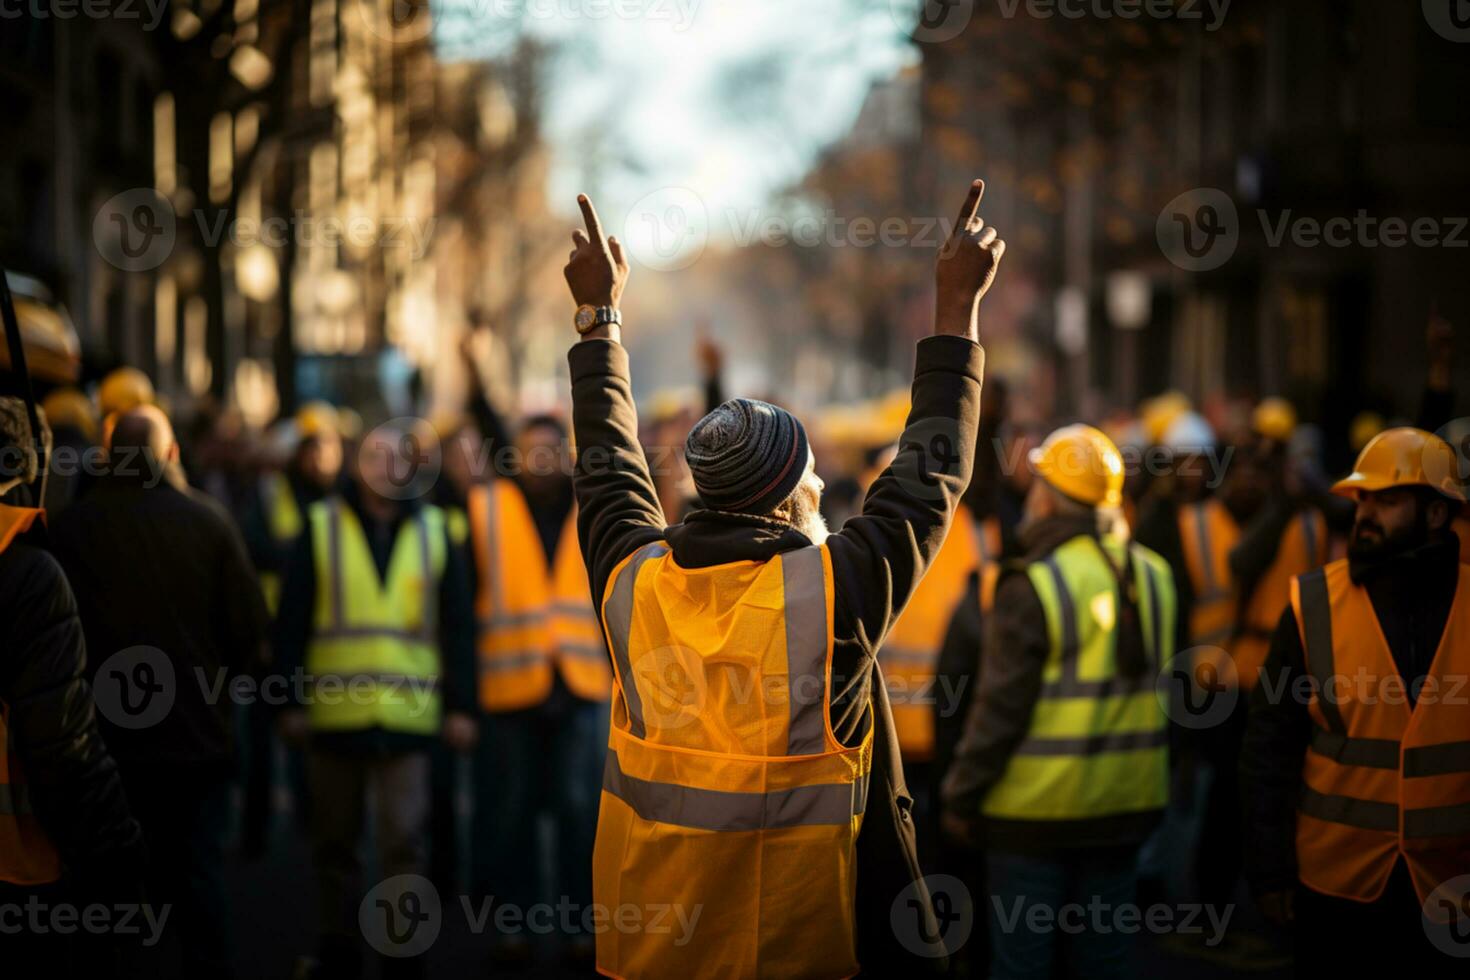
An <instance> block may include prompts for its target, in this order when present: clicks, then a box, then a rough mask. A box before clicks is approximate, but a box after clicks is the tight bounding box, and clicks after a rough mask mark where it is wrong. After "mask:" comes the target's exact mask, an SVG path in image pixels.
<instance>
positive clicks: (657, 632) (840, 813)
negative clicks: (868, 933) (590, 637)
mask: <svg viewBox="0 0 1470 980" xmlns="http://www.w3.org/2000/svg"><path fill="white" fill-rule="evenodd" d="M832 601H833V587H832V560H831V557H830V555H829V554H828V552H827V549H826V548H825V547H816V546H812V547H806V548H800V549H797V550H795V551H788V552H786V553H784V554H782V555H779V556H777V557H776V558H773V559H771V560H769V561H764V562H760V561H740V562H732V563H730V564H727V565H717V566H714V567H711V568H687V569H686V568H681V567H680V566H679V565H678V564H676V563H675V562H674V560H673V556H672V555H671V554H670V552H669V548H668V546H667V545H666V544H664V543H663V542H656V543H654V544H651V545H648V546H646V547H644V548H642V549H640V550H639V551H636V552H634V553H633V554H632V555H630V556H629V557H628V558H626V559H625V560H624V561H623V562H622V563H621V564H620V565H619V566H618V568H617V569H616V570H615V571H614V572H613V575H612V578H611V580H610V581H609V582H608V586H607V594H606V596H605V598H604V601H603V606H602V614H603V622H604V624H605V626H606V629H607V637H608V645H609V648H610V649H611V650H612V653H613V665H614V669H615V671H616V684H615V685H614V690H613V707H612V728H611V731H610V733H609V738H608V754H607V766H606V770H605V772H604V775H603V784H602V802H601V806H600V809H599V812H598V818H597V844H596V848H595V851H594V855H593V862H592V866H593V894H594V898H595V900H596V903H597V905H598V906H599V907H602V908H606V909H609V910H616V909H619V908H626V907H629V906H632V907H636V908H640V909H650V908H658V907H663V908H667V907H670V906H673V907H678V908H682V909H684V910H686V911H687V912H688V913H690V914H691V915H692V914H693V912H694V911H695V910H698V911H699V918H698V922H697V924H696V926H695V927H694V930H693V934H692V935H681V930H680V929H678V928H677V927H676V928H674V929H670V930H659V931H654V930H651V929H620V928H616V927H611V928H608V929H606V930H604V931H603V932H601V933H599V934H598V936H597V969H598V971H599V972H600V973H603V974H606V975H607V976H611V977H627V978H633V977H637V978H660V977H668V978H672V980H686V978H688V977H696V976H709V975H712V974H715V975H720V976H732V977H846V976H851V975H852V974H854V973H856V972H857V970H858V963H857V955H856V935H855V929H856V924H855V907H854V906H855V894H856V892H855V889H856V874H857V868H856V857H855V855H856V845H857V835H858V830H859V828H860V827H861V825H862V816H863V810H864V807H865V804H866V794H867V784H868V775H869V772H870V770H871V767H872V743H873V724H872V715H871V711H870V713H869V716H868V718H867V721H866V725H867V731H866V732H865V734H864V735H863V739H862V741H861V743H860V744H858V745H856V746H853V747H851V748H849V747H846V746H843V745H842V744H841V743H839V742H838V741H837V738H836V736H835V735H834V734H833V732H832V725H831V719H830V707H831V669H832Z"/></svg>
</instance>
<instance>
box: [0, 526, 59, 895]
mask: <svg viewBox="0 0 1470 980" xmlns="http://www.w3.org/2000/svg"><path fill="white" fill-rule="evenodd" d="M37 521H41V522H44V521H45V511H43V510H41V509H40V508H36V507H12V506H10V505H8V504H0V553H4V552H5V551H6V550H7V549H8V548H10V546H11V545H12V544H13V543H14V542H15V540H16V539H17V538H19V537H20V536H21V535H22V534H24V533H26V532H27V531H29V530H30V529H31V528H32V527H34V526H35V524H36V522H37ZM6 652H7V653H9V652H10V651H8V650H7V651H6ZM9 718H10V708H9V706H8V705H6V704H5V703H4V702H3V701H0V882H8V883H10V884H13V885H44V884H49V883H50V882H53V881H57V880H59V879H60V878H61V855H60V854H58V853H57V851H56V846H55V845H54V844H52V842H51V839H50V838H49V837H48V836H47V835H46V831H45V830H44V829H43V828H42V827H41V824H40V821H38V820H37V819H36V816H35V814H34V812H33V811H32V809H31V798H30V793H29V792H27V790H26V783H25V773H24V772H23V771H22V770H21V765H20V753H19V751H18V750H17V747H16V745H15V743H14V742H13V741H12V739H11V737H10V728H9V726H8V721H9Z"/></svg>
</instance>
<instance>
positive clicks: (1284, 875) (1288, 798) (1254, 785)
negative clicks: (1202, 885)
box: [1240, 606, 1312, 895]
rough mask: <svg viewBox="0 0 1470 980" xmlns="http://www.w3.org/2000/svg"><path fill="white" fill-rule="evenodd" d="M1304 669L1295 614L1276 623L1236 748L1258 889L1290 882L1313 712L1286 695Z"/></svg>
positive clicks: (1249, 860) (1248, 857) (1248, 853)
mask: <svg viewBox="0 0 1470 980" xmlns="http://www.w3.org/2000/svg"><path fill="white" fill-rule="evenodd" d="M1305 672H1306V657H1305V655H1304V654H1303V652H1302V639H1301V633H1300V632H1298V630H1297V621H1296V613H1295V612H1293V611H1292V609H1291V607H1290V606H1288V607H1287V608H1286V611H1285V612H1284V613H1282V614H1281V619H1280V620H1279V621H1278V622H1277V624H1276V632H1275V634H1274V635H1273V636H1272V638H1271V649H1270V652H1269V653H1267V655H1266V667H1265V672H1264V673H1263V674H1262V677H1261V683H1259V684H1257V685H1256V688H1255V690H1254V691H1253V692H1252V694H1251V703H1250V716H1249V720H1248V721H1247V723H1246V730H1245V740H1244V743H1243V745H1242V747H1241V753H1240V784H1241V787H1242V788H1243V790H1244V794H1245V807H1246V814H1245V817H1246V820H1245V876H1246V880H1247V881H1248V882H1249V883H1250V886H1251V891H1252V892H1253V893H1254V894H1256V895H1264V894H1267V893H1270V892H1276V891H1285V890H1289V889H1292V888H1295V887H1296V881H1297V874H1296V805H1297V797H1298V795H1299V793H1300V789H1301V781H1302V762H1303V760H1304V758H1305V757H1306V754H1307V743H1308V742H1310V741H1311V737H1312V716H1311V715H1310V714H1309V713H1308V712H1307V706H1306V704H1305V702H1303V701H1301V700H1300V699H1298V698H1296V697H1294V696H1292V692H1293V691H1295V690H1298V687H1297V685H1298V682H1299V679H1300V678H1301V677H1302V676H1303V675H1304V674H1305Z"/></svg>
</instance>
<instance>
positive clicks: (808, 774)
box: [566, 181, 1004, 978]
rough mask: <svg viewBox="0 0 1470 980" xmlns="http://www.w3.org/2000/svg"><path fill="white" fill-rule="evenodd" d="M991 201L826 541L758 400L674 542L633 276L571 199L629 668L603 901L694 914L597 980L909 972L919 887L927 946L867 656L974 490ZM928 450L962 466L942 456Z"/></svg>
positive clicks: (605, 506) (784, 442) (576, 383)
mask: <svg viewBox="0 0 1470 980" xmlns="http://www.w3.org/2000/svg"><path fill="white" fill-rule="evenodd" d="M982 191H983V185H982V184H981V183H980V182H979V181H976V182H975V183H974V185H973V186H972V187H971V189H970V194H969V197H968V199H967V201H966V203H965V208H964V211H963V212H962V214H961V216H960V222H959V225H958V227H957V228H956V229H955V233H954V235H953V236H952V238H951V239H950V240H949V241H948V242H947V243H946V245H945V247H944V249H943V251H942V252H941V253H940V259H939V263H938V270H937V275H936V280H937V287H938V289H937V309H936V315H935V336H934V337H931V338H929V339H926V340H924V341H921V342H920V344H919V346H918V351H917V364H916V367H915V375H914V384H913V398H912V405H913V407H912V410H911V412H910V414H909V419H908V428H907V431H906V433H905V435H904V437H903V438H902V440H901V441H900V445H899V450H898V455H897V457H896V458H895V460H894V462H893V464H892V465H891V466H890V467H889V468H888V470H887V471H886V472H885V473H884V474H883V475H882V476H880V477H879V478H878V479H877V481H876V482H875V483H874V485H873V488H872V490H871V492H870V493H869V494H868V496H867V500H866V503H865V505H864V508H863V511H862V513H861V514H860V515H858V516H856V517H854V518H852V519H851V520H849V521H848V522H847V523H846V525H845V526H844V527H843V529H842V530H841V531H839V532H836V533H834V534H830V535H829V534H828V533H827V531H826V527H825V524H824V523H823V521H822V519H821V516H820V511H819V503H820V498H821V492H822V482H821V480H820V479H818V478H817V477H816V475H815V472H814V458H813V456H812V454H811V451H810V448H809V445H808V442H807V438H806V433H805V430H804V428H803V427H802V425H801V423H800V422H799V421H797V419H796V418H795V417H794V416H792V415H791V414H789V413H787V412H786V411H784V410H782V409H780V408H777V407H775V406H773V405H769V404H766V403H765V402H758V401H752V400H748V399H736V400H734V401H729V402H726V403H724V404H723V405H721V406H720V407H719V408H717V409H716V410H715V411H713V412H711V413H710V414H709V415H707V416H705V418H704V419H702V420H701V421H700V422H699V423H698V424H697V425H696V426H695V427H694V429H693V430H692V431H691V432H690V434H689V437H688V440H687V443H686V447H685V448H686V456H687V458H688V461H689V466H690V470H691V472H692V474H693V478H694V483H695V487H696V490H697V491H698V493H699V496H700V499H701V502H702V504H703V507H702V509H699V510H696V511H694V512H692V513H691V514H689V516H688V518H687V519H686V520H685V521H684V522H683V523H681V524H677V525H673V526H668V525H667V522H666V521H665V518H664V513H663V510H662V507H661V506H660V504H659V500H658V494H657V489H656V486H655V483H654V480H653V478H652V476H651V474H650V473H649V470H648V466H647V463H646V461H645V457H644V454H643V451H642V449H641V447H640V446H639V445H638V442H637V438H636V435H635V433H636V432H637V415H636V410H635V408H634V404H633V397H632V388H631V382H630V379H629V374H628V360H627V353H626V352H625V351H624V349H623V347H622V346H621V343H620V337H621V313H620V311H619V301H620V298H621V296H622V292H623V287H624V285H625V283H626V280H627V275H628V266H627V263H626V262H625V261H624V258H623V250H622V246H621V244H620V243H619V242H618V241H617V239H615V238H613V239H608V238H605V237H604V236H603V233H602V229H601V226H600V224H599V221H598V218H597V215H596V212H595V211H594V210H593V208H592V205H591V202H590V201H588V200H587V199H586V198H585V197H582V198H580V199H579V203H580V205H581V207H582V211H583V215H584V218H585V220H586V224H587V232H586V234H584V233H583V232H581V231H580V230H579V231H577V232H575V233H574V234H573V242H574V245H575V249H574V251H573V252H572V255H571V260H570V262H569V264H568V265H567V268H566V278H567V282H568V285H569V286H570V287H571V292H572V297H573V299H574V300H575V301H576V302H577V304H578V311H577V318H576V325H577V328H578V331H579V332H580V333H581V334H582V340H581V342H580V343H578V344H576V345H575V346H574V347H573V349H572V351H571V354H570V356H569V361H570V365H571V375H572V401H573V418H574V424H575V435H576V442H577V445H578V449H579V456H578V461H577V468H576V491H577V503H578V508H579V519H578V530H579V532H580V536H581V541H582V548H583V552H584V555H585V558H586V562H587V566H588V570H589V577H590V579H591V585H592V591H593V595H594V596H596V597H597V599H598V604H599V607H600V609H601V614H602V621H603V625H604V628H605V630H606V634H607V640H608V645H609V648H610V650H611V651H612V654H613V665H614V670H615V681H614V690H613V722H612V728H611V732H610V736H609V745H608V754H607V764H606V767H605V770H604V777H603V786H602V797H601V807H600V812H599V814H598V823H597V841H596V846H595V855H594V860H593V889H594V894H595V898H596V902H597V903H598V904H599V905H600V906H604V907H607V908H618V907H620V906H626V905H628V904H632V905H634V906H638V907H642V908H648V907H650V906H654V905H661V906H664V907H669V906H671V905H672V906H674V907H677V908H679V909H681V910H682V911H683V913H684V914H685V916H686V921H687V920H688V919H690V918H692V916H693V915H695V914H698V916H699V918H698V921H697V923H695V924H694V925H693V930H694V935H693V937H692V941H690V939H689V937H688V936H686V937H685V941H684V942H682V943H678V942H676V940H678V939H679V936H678V935H677V934H674V935H669V934H656V933H654V932H652V931H638V932H627V931H619V930H616V929H608V930H605V931H603V932H601V933H599V935H598V937H597V968H598V970H599V971H600V972H602V973H604V974H606V975H609V976H616V977H627V978H635V977H637V978H643V977H677V978H684V977H689V976H698V975H701V974H706V973H708V972H710V970H712V969H715V968H718V969H719V971H720V972H722V973H728V974H730V975H736V976H773V977H774V976H803V977H822V976H828V977H842V976H850V975H852V974H854V973H856V972H857V970H858V968H859V960H860V959H861V960H862V962H863V966H864V967H865V968H866V969H868V970H880V971H881V970H883V969H884V967H885V966H886V965H889V963H890V961H891V960H894V959H896V957H897V956H898V954H897V953H896V952H895V950H894V949H892V948H889V947H885V946H884V944H885V943H892V942H893V930H892V928H891V926H890V924H889V923H890V920H889V909H890V906H891V904H892V902H893V898H894V896H895V895H897V894H899V892H900V891H902V890H903V889H904V888H905V887H909V888H913V889H914V893H917V894H918V895H919V896H921V900H920V902H919V904H920V905H921V906H922V909H923V912H925V913H927V916H926V919H927V921H926V924H927V926H928V927H929V934H934V933H935V932H937V926H936V923H935V920H934V917H933V912H932V909H930V908H929V903H928V902H927V892H926V891H925V890H924V888H923V885H922V883H917V884H916V882H915V880H914V879H915V869H916V867H917V862H916V860H915V856H914V839H913V824H912V821H911V818H910V817H909V815H908V809H909V806H910V800H909V798H908V794H907V791H906V789H905V787H904V782H903V769H902V765H901V763H900V762H899V759H898V758H897V740H896V738H895V736H894V733H893V722H892V717H891V712H890V710H889V706H888V701H887V696H886V691H885V688H884V686H883V681H882V677H881V675H880V674H879V673H878V672H877V670H876V667H875V657H876V653H877V648H878V646H879V645H880V644H881V642H882V640H883V637H884V635H885V634H886V633H887V632H888V630H889V628H890V627H891V626H892V624H893V622H894V620H895V619H896V618H897V616H898V614H899V613H900V612H901V611H902V609H903V607H904V604H905V603H906V602H907V601H908V598H909V596H910V595H911V594H912V593H913V590H914V587H915V586H916V585H917V584H918V582H919V581H920V579H921V578H922V577H923V574H924V571H925V569H926V568H927V566H928V565H929V563H930V562H931V561H932V560H933V559H934V556H935V554H936V553H937V552H938V550H939V547H940V545H941V544H942V542H943V540H944V537H945V534H946V532H947V530H948V527H949V524H950V522H951V521H952V520H953V518H954V514H955V510H956V507H957V505H958V501H959V497H960V494H961V493H962V492H963V490H964V487H965V484H966V482H967V481H968V479H969V474H970V467H971V463H972V459H973V447H974V444H975V428H976V422H977V415H978V409H979V402H980V379H981V370H982V360H983V352H982V350H981V348H980V346H979V344H978V343H977V336H978V314H979V303H980V299H981V297H982V296H983V295H984V294H985V291H986V290H987V289H988V288H989V286H990V283H991V281H992V280H993V278H994V276H995V273H996V270H997V268H998V266H999V262H1000V259H1001V256H1002V255H1003V253H1004V243H1003V242H1001V241H1000V240H999V239H998V238H997V237H996V232H995V229H993V228H988V227H985V226H984V225H983V224H982V222H981V221H980V219H979V218H978V217H976V211H977V209H978V205H979V202H980V197H981V194H982ZM936 432H942V433H943V434H944V436H945V438H946V445H949V446H956V447H961V448H960V449H959V451H958V452H957V453H953V454H946V456H945V457H943V458H936V455H935V454H934V453H933V452H932V450H933V448H934V447H933V446H932V445H930V442H931V440H933V439H934V436H932V435H931V433H936ZM859 869H861V873H859ZM696 910H697V911H696ZM869 916H871V917H872V918H871V924H870V925H864V926H860V921H861V922H864V923H867V922H868V917H869Z"/></svg>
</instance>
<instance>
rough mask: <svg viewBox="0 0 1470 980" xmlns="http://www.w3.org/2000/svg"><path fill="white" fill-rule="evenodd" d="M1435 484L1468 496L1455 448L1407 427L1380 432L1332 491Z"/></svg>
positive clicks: (1447, 492)
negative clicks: (1461, 477) (1462, 481)
mask: <svg viewBox="0 0 1470 980" xmlns="http://www.w3.org/2000/svg"><path fill="white" fill-rule="evenodd" d="M1415 486H1417V487H1432V488H1434V489H1435V490H1438V491H1439V492H1440V493H1442V494H1444V495H1445V496H1446V497H1451V498H1453V499H1455V500H1464V499H1465V490H1464V487H1463V486H1462V485H1461V483H1460V463H1459V459H1458V457H1456V456H1455V450H1454V447H1452V446H1451V445H1450V444H1449V443H1447V442H1445V441H1444V440H1443V439H1441V438H1440V437H1439V436H1437V435H1435V434H1434V433H1432V432H1425V431H1424V430H1423V429H1414V428H1410V427H1408V426H1403V427H1401V428H1397V429H1386V430H1385V431H1383V432H1380V433H1378V435H1376V436H1374V437H1373V438H1372V439H1371V440H1369V442H1368V445H1366V446H1364V447H1363V451H1362V452H1361V453H1359V454H1358V461H1357V462H1356V463H1354V464H1353V471H1352V473H1350V474H1348V476H1346V477H1344V478H1343V479H1341V480H1338V481H1337V482H1336V483H1334V484H1333V485H1332V492H1333V493H1335V494H1340V495H1341V496H1344V497H1351V496H1353V495H1354V494H1355V493H1356V492H1357V491H1359V490H1364V491H1367V492H1369V493H1372V492H1373V491H1375V490H1387V489H1388V488H1389V487H1415Z"/></svg>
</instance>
